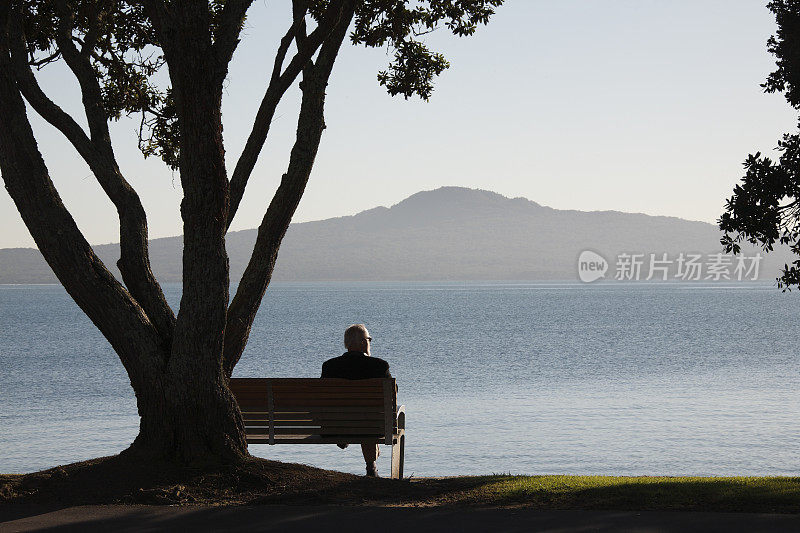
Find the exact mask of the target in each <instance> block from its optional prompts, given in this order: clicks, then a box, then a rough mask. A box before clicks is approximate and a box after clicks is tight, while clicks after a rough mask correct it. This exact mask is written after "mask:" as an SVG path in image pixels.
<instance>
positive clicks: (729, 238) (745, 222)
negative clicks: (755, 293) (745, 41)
mask: <svg viewBox="0 0 800 533" xmlns="http://www.w3.org/2000/svg"><path fill="white" fill-rule="evenodd" d="M767 7H768V8H769V10H770V11H772V12H773V13H774V14H775V19H776V21H777V23H778V30H777V32H776V34H775V35H773V36H772V37H770V38H769V40H768V41H767V48H768V50H769V52H770V53H771V54H773V55H774V56H775V58H776V66H777V69H776V70H775V71H774V72H772V73H771V74H770V75H769V76H768V77H767V80H766V81H765V82H764V83H763V84H762V85H761V86H762V87H763V88H764V91H765V92H768V93H775V92H780V93H783V95H784V96H785V97H786V101H787V102H788V103H789V105H791V106H792V107H793V108H794V109H795V111H800V2H798V1H797V0H774V1H772V2H770V3H769V4H768V5H767ZM777 150H778V152H780V155H779V156H778V159H777V160H773V159H771V158H769V157H766V156H763V155H762V154H761V153H760V152H757V153H755V154H750V155H749V156H748V157H747V160H746V161H745V162H744V168H745V175H744V177H743V178H742V179H741V182H740V183H738V184H737V185H736V186H735V187H734V189H733V196H731V197H730V198H729V199H728V200H727V202H726V204H725V212H724V213H723V214H722V216H721V217H720V219H719V226H720V228H721V229H722V230H723V231H724V232H725V234H724V236H723V237H722V240H721V242H722V245H723V246H724V248H725V251H726V252H729V253H730V252H733V253H739V251H740V243H742V242H743V241H746V242H749V243H751V244H754V245H758V246H761V247H762V248H763V249H764V250H766V251H772V250H773V248H774V246H775V245H776V244H781V245H788V246H789V248H790V249H791V251H792V252H793V253H794V254H796V255H798V256H800V134H799V133H786V134H784V135H783V138H782V139H781V140H779V141H778V146H777ZM778 286H779V287H782V288H783V289H784V290H786V289H791V287H792V286H800V257H798V259H796V260H794V261H793V263H792V264H791V265H788V264H787V265H785V266H784V269H783V270H782V272H781V274H780V277H778Z"/></svg>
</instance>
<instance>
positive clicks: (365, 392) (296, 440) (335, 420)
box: [230, 378, 406, 479]
mask: <svg viewBox="0 0 800 533" xmlns="http://www.w3.org/2000/svg"><path fill="white" fill-rule="evenodd" d="M230 388H231V391H232V392H233V394H234V396H235V397H236V401H237V402H238V403H239V409H240V410H241V411H242V418H243V420H244V429H245V434H246V436H247V443H248V444H341V443H348V444H360V443H362V442H367V443H368V442H375V441H378V442H379V443H383V444H386V445H388V446H391V447H392V478H393V479H402V478H403V462H404V457H403V456H404V453H405V428H406V413H405V406H400V407H399V408H398V407H397V393H396V391H397V388H396V387H395V380H394V379H393V378H376V379H359V380H350V379H332V378H316V379H303V378H231V380H230Z"/></svg>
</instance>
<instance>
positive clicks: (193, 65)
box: [134, 1, 247, 462]
mask: <svg viewBox="0 0 800 533" xmlns="http://www.w3.org/2000/svg"><path fill="white" fill-rule="evenodd" d="M154 7H155V8H154V9H151V18H152V19H153V22H154V26H155V29H156V31H157V33H158V35H159V38H160V41H161V43H162V47H163V51H164V55H165V58H166V60H167V63H168V65H169V74H170V80H171V82H172V90H173V95H174V97H175V102H176V106H177V111H178V123H179V125H180V135H181V137H180V146H181V151H180V174H181V185H182V188H183V193H184V197H183V201H182V202H181V217H182V219H183V295H182V297H181V306H180V311H179V312H178V317H177V321H176V324H175V331H174V334H173V338H172V347H171V351H170V353H169V356H168V359H167V361H166V369H165V375H164V376H163V378H162V381H161V383H157V384H154V386H153V387H152V388H150V389H149V390H148V392H147V394H146V395H143V398H145V399H146V401H144V402H140V414H141V416H142V425H141V428H140V429H141V434H140V436H139V438H137V440H136V442H135V443H134V448H143V449H145V450H147V451H150V452H154V453H156V454H163V453H168V452H169V451H170V450H174V449H178V450H179V451H176V452H174V453H175V455H176V458H177V459H178V460H180V461H183V462H196V461H201V462H202V461H204V460H208V459H210V458H216V459H218V460H223V461H231V460H237V459H240V458H242V457H245V456H246V455H247V443H246V441H245V437H244V429H243V425H242V422H241V415H240V414H239V408H238V406H237V405H236V402H235V400H234V398H233V396H232V394H231V393H230V391H229V390H228V388H227V384H226V381H227V380H226V377H225V375H224V374H223V370H222V351H223V340H224V332H225V323H226V316H227V306H228V286H229V270H228V256H227V253H226V251H225V233H226V229H227V219H228V200H229V188H228V178H227V174H226V171H225V150H224V146H223V141H222V113H221V106H222V82H223V80H224V79H225V75H226V73H227V63H224V62H218V61H214V60H213V59H212V58H214V57H215V56H214V53H213V52H214V49H213V45H212V39H211V33H210V29H209V28H210V19H209V17H210V14H209V10H208V4H207V3H206V2H196V1H186V2H173V3H172V4H170V5H169V6H165V5H163V4H162V5H160V6H154Z"/></svg>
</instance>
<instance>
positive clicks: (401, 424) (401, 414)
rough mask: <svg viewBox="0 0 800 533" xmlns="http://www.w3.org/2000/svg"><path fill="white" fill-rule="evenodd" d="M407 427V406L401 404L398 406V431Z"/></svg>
mask: <svg viewBox="0 0 800 533" xmlns="http://www.w3.org/2000/svg"><path fill="white" fill-rule="evenodd" d="M405 429H406V406H405V405H401V406H400V407H398V408H397V432H398V433H399V432H400V431H402V430H405Z"/></svg>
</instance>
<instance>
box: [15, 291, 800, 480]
mask: <svg viewBox="0 0 800 533" xmlns="http://www.w3.org/2000/svg"><path fill="white" fill-rule="evenodd" d="M166 291H167V292H168V297H169V299H170V301H171V302H173V305H174V304H175V303H176V302H177V300H178V299H179V291H180V286H179V285H170V286H167V287H166ZM798 317H800V295H798V294H797V292H793V293H781V292H780V291H779V290H777V289H776V288H774V287H773V286H772V285H771V284H769V283H727V284H723V283H706V284H700V283H694V284H691V283H686V284H646V283H644V282H638V283H636V282H634V283H627V284H624V283H613V282H609V283H606V284H597V285H595V284H592V285H583V284H579V283H577V282H576V283H475V282H469V283H307V284H275V285H273V286H272V287H271V288H270V289H269V290H268V292H267V296H266V297H265V299H264V302H263V305H262V308H261V311H260V313H259V315H258V318H257V320H256V323H255V326H254V328H253V333H252V335H251V338H250V343H249V345H248V348H247V351H246V353H245V355H244V357H243V358H242V361H241V363H240V364H239V365H238V367H237V369H236V373H235V375H237V376H273V377H317V376H318V375H319V370H320V366H321V364H322V362H323V361H324V360H325V359H327V358H329V357H332V356H335V355H339V354H341V353H342V351H343V349H342V346H341V335H342V332H343V330H344V329H345V327H346V326H347V325H349V324H351V323H354V322H364V323H366V324H367V326H368V327H369V330H370V333H371V334H372V337H373V338H374V342H373V350H374V352H373V355H376V356H379V357H382V358H384V359H386V360H388V361H389V362H390V364H391V369H392V373H393V374H394V375H395V376H396V377H397V378H398V383H399V386H400V393H399V395H400V398H399V400H400V402H401V403H403V404H405V405H406V407H407V412H408V433H407V445H406V473H407V474H408V475H412V474H413V475H415V476H439V475H455V474H484V473H509V472H510V473H520V474H522V473H524V474H534V473H587V474H588V473H598V474H619V475H636V474H675V475H677V474H701V475H729V474H747V475H751V474H752V475H755V474H776V475H777V474H790V475H798V474H800V394H798V393H799V392H800V375H799V374H798V368H800V364H798V363H800V355H798V336H797V333H798ZM0 332H1V333H2V336H0V472H3V473H16V472H27V471H32V470H38V469H43V468H47V467H51V466H54V465H58V464H64V463H69V462H73V461H78V460H82V459H87V458H91V457H96V456H101V455H109V454H113V453H116V452H118V451H120V450H121V449H123V448H125V447H126V446H127V445H128V444H129V443H130V442H131V441H132V439H133V438H134V436H135V435H136V432H137V426H138V417H137V415H136V405H135V402H134V397H133V393H132V390H131V388H130V385H129V383H128V379H127V377H126V375H125V373H124V371H123V368H122V365H121V364H120V362H119V360H118V359H117V357H116V355H115V354H114V352H113V351H112V350H111V348H110V347H109V345H108V343H107V342H106V341H105V340H104V339H103V338H102V337H101V335H100V334H99V333H98V332H97V330H96V329H95V328H94V327H93V326H92V324H91V323H90V322H89V321H88V319H87V318H86V317H85V316H84V315H83V314H82V313H81V312H80V310H79V309H78V308H77V307H76V306H75V304H73V303H72V301H71V300H70V299H69V297H68V296H67V294H66V293H65V292H64V290H63V289H62V288H61V287H60V286H0ZM250 451H251V453H253V454H255V455H258V456H262V457H269V458H275V459H279V460H283V461H293V462H302V463H308V464H312V465H315V466H320V467H324V468H332V469H338V470H343V471H350V472H355V473H362V469H363V462H362V460H361V458H360V454H359V450H358V447H355V448H353V447H351V448H349V449H347V450H345V451H342V450H339V449H338V448H336V447H335V446H318V445H317V446H280V445H278V446H272V447H270V446H267V445H254V446H251V447H250ZM382 452H383V455H382V457H381V459H379V468H380V469H381V471H382V472H383V473H384V474H388V469H389V466H388V463H389V459H388V457H389V448H388V447H382Z"/></svg>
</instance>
